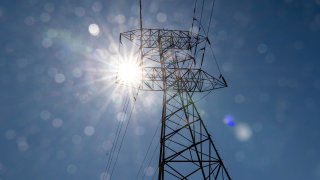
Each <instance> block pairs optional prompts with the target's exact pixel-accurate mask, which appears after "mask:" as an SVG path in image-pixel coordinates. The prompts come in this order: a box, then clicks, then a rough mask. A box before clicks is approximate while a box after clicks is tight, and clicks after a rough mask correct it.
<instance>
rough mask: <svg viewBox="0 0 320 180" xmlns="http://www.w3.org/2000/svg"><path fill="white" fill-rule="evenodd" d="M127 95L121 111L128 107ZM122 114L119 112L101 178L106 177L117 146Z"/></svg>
mask: <svg viewBox="0 0 320 180" xmlns="http://www.w3.org/2000/svg"><path fill="white" fill-rule="evenodd" d="M129 100H130V99H129V96H128V95H127V96H126V98H125V101H124V105H123V108H122V112H124V114H125V112H126V111H127V109H128V108H127V107H128V104H129ZM124 114H121V117H120V121H119V123H118V126H117V130H116V135H115V137H114V139H113V142H112V148H111V152H110V154H109V157H108V161H107V165H106V168H105V174H104V177H103V179H106V178H107V177H106V175H107V172H108V170H109V168H110V165H111V163H112V160H113V156H114V152H115V149H116V147H117V144H118V138H119V134H120V132H121V129H122V125H123V119H122V117H124Z"/></svg>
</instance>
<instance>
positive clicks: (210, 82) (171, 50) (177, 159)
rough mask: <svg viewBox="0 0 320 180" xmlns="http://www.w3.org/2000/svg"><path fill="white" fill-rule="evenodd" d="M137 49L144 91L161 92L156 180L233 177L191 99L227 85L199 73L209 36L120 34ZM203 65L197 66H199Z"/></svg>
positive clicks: (147, 32) (146, 32)
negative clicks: (160, 124)
mask: <svg viewBox="0 0 320 180" xmlns="http://www.w3.org/2000/svg"><path fill="white" fill-rule="evenodd" d="M123 39H126V40H128V41H130V42H131V43H133V44H134V45H136V47H137V48H139V52H140V60H141V69H142V80H141V84H139V86H138V88H139V90H142V91H163V108H162V118H161V121H162V128H161V136H160V144H161V146H160V155H159V172H158V179H159V180H163V179H170V180H171V179H195V180H198V179H217V180H224V179H231V178H230V176H229V174H228V172H227V170H226V168H225V166H224V164H223V162H222V159H221V158H220V156H219V154H218V151H217V149H216V147H215V145H214V144H213V140H212V138H211V136H210V134H209V133H208V131H207V129H206V127H205V125H204V124H203V121H202V119H201V117H200V114H199V112H198V110H197V108H196V106H195V104H194V102H193V100H192V96H193V95H194V93H195V92H205V91H211V90H215V89H219V88H223V87H227V83H226V81H225V80H224V78H223V76H222V75H220V76H219V77H214V76H212V75H210V74H209V73H207V72H206V71H204V70H203V68H202V67H201V65H202V63H200V62H201V61H202V60H203V58H204V51H203V52H202V50H203V49H204V47H205V45H206V43H207V42H208V40H207V38H206V37H204V36H201V35H200V34H194V33H191V32H189V31H179V30H164V29H137V30H133V31H128V32H124V33H121V34H120V40H121V42H122V40H123ZM200 64H201V65H200Z"/></svg>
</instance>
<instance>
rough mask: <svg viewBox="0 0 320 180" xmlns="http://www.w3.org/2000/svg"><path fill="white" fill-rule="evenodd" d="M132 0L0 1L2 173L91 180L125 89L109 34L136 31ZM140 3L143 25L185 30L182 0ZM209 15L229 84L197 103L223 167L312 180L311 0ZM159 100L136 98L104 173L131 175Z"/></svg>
mask: <svg viewBox="0 0 320 180" xmlns="http://www.w3.org/2000/svg"><path fill="white" fill-rule="evenodd" d="M137 5H138V4H137V2H136V1H129V0H119V1H107V0H106V1H98V0H97V1H89V0H69V1H59V2H58V1H40V0H25V1H23V2H22V1H1V2H0V52H1V53H0V107H1V108H0V179H1V180H7V179H10V180H11V179H22V178H24V179H98V180H99V179H101V176H102V175H103V172H104V168H105V165H106V161H107V159H108V153H109V151H110V148H111V146H112V139H113V137H114V134H115V131H116V127H117V124H118V123H119V117H120V116H121V112H122V103H123V101H124V99H125V97H126V93H125V92H127V90H126V89H123V87H119V86H118V85H116V84H114V83H113V81H114V73H115V72H114V62H115V61H116V59H117V55H116V52H117V49H118V45H119V44H118V39H119V33H120V32H123V31H127V30H131V29H135V28H137V26H136V25H137V24H136V22H135V21H136V18H137V12H138V11H137V7H138V6H137ZM143 8H144V11H143V15H144V27H150V28H174V29H186V30H188V29H189V28H190V26H191V20H192V8H193V1H191V0H187V1H182V0H175V1H173V0H158V1H155V0H153V1H148V2H144V3H143ZM213 15H214V20H213V22H214V23H213V26H212V27H211V29H210V34H209V36H210V39H211V41H212V43H213V48H214V52H215V55H216V57H217V59H218V62H219V64H220V68H221V70H222V73H223V74H224V77H225V78H226V80H227V81H228V84H229V87H228V88H224V89H221V90H218V91H215V92H213V93H211V94H210V95H209V96H207V97H206V98H205V99H203V100H202V101H200V102H198V103H197V105H198V107H199V108H200V110H201V112H202V116H203V119H204V121H205V123H206V125H207V128H208V130H209V132H210V133H211V135H212V136H213V138H214V140H215V143H216V146H217V147H218V149H219V152H220V154H221V156H222V158H223V160H224V163H225V165H226V166H227V168H228V171H229V173H230V174H231V176H232V177H233V179H261V180H264V179H292V180H301V179H310V180H317V179H320V156H319V152H320V143H319V140H318V139H319V137H320V131H319V125H320V121H319V120H320V119H319V116H320V113H319V106H320V105H319V99H320V96H319V92H320V71H319V70H320V61H319V59H320V51H319V39H320V1H319V0H304V1H299V0H260V1H254V0H243V1H236V0H230V1H222V0H217V1H216V5H215V9H214V14H213ZM92 24H95V25H94V26H91V28H90V25H92ZM207 60H208V62H209V61H210V60H209V59H207ZM207 67H208V69H209V71H210V70H211V69H212V71H213V68H211V67H213V65H212V64H211V65H210V63H209V64H208V65H207ZM160 97H161V94H159V93H156V94H153V93H146V92H144V93H141V94H140V96H139V98H138V101H137V103H136V108H135V110H134V112H133V115H132V119H131V122H130V124H129V126H128V132H127V135H126V138H125V140H124V144H123V148H122V151H121V153H120V155H119V159H118V163H117V166H116V170H115V172H114V174H113V179H132V177H135V176H136V175H137V172H138V170H139V167H140V165H141V163H142V160H143V157H144V155H145V153H146V150H147V147H148V145H149V143H150V141H151V139H152V136H153V134H154V132H155V130H156V129H157V125H158V123H159V121H160V115H161V98H160ZM230 119H231V120H232V121H234V125H233V126H232V125H230V123H226V122H228V121H229V120H230ZM156 140H157V139H156ZM156 143H157V142H155V144H154V145H153V146H152V148H156ZM156 160H157V155H156V157H155V158H154V160H153V161H151V163H150V164H149V165H146V166H143V168H142V169H143V170H142V171H143V172H142V173H145V179H151V178H152V176H153V172H154V171H155V170H156V169H157V161H156Z"/></svg>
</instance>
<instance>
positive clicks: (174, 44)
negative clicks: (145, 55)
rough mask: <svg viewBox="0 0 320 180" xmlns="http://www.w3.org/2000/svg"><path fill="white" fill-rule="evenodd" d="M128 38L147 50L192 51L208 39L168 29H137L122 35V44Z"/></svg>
mask: <svg viewBox="0 0 320 180" xmlns="http://www.w3.org/2000/svg"><path fill="white" fill-rule="evenodd" d="M122 38H126V39H128V40H129V41H131V42H133V43H134V44H135V45H137V46H139V47H140V46H141V43H142V46H141V47H143V48H144V49H146V48H161V49H162V50H164V51H165V50H166V49H179V50H191V49H192V48H194V47H197V45H198V44H199V43H202V42H205V41H206V40H207V38H205V37H204V36H202V35H199V34H195V33H192V32H190V31H181V30H167V29H142V31H141V29H136V30H132V31H127V32H123V33H120V42H121V40H122Z"/></svg>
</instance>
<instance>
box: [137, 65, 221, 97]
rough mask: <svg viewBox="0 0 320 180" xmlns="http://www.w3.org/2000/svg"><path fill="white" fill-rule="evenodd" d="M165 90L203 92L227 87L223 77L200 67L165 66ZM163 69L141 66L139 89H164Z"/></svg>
mask: <svg viewBox="0 0 320 180" xmlns="http://www.w3.org/2000/svg"><path fill="white" fill-rule="evenodd" d="M165 71H166V73H165V74H166V77H164V78H165V79H166V82H167V87H166V90H174V91H177V90H179V91H185V92H205V91H211V90H215V89H220V88H224V87H227V83H226V82H225V81H224V79H223V77H220V78H219V79H217V78H215V77H213V76H211V75H210V74H208V73H207V72H205V71H203V70H201V69H190V68H165ZM164 78H163V71H162V69H161V68H160V67H145V68H143V78H142V85H141V86H140V89H141V90H144V91H164V90H165V87H163V79H164Z"/></svg>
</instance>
